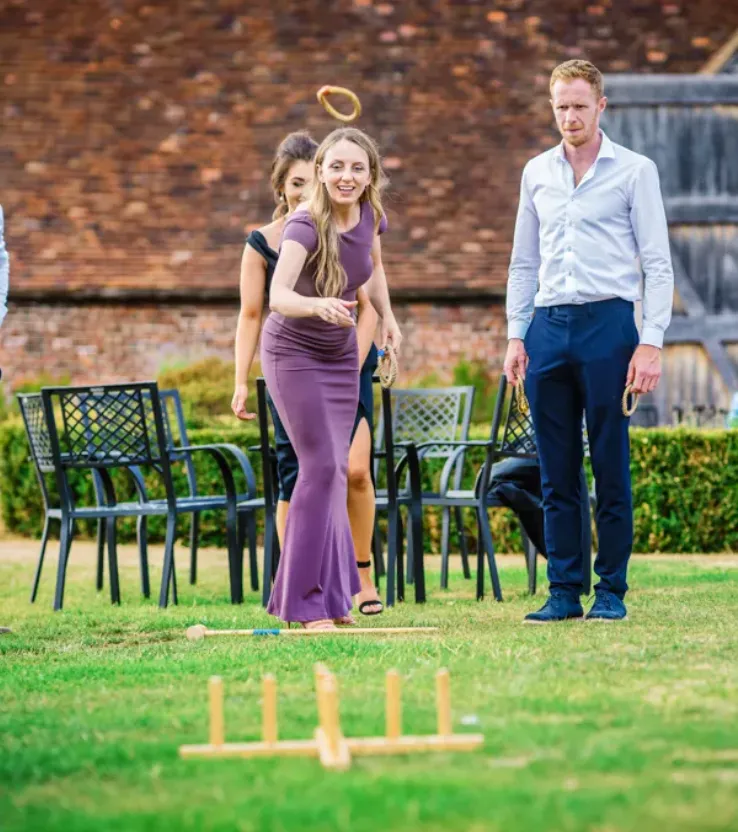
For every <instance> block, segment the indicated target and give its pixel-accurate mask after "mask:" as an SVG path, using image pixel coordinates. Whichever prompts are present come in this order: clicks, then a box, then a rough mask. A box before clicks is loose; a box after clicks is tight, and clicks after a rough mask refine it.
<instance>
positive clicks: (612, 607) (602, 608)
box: [586, 589, 628, 621]
mask: <svg viewBox="0 0 738 832" xmlns="http://www.w3.org/2000/svg"><path fill="white" fill-rule="evenodd" d="M627 618H628V611H627V610H626V609H625V604H624V603H623V601H622V599H621V598H618V596H617V595H615V594H614V593H612V592H608V591H607V590H606V589H596V590H595V602H594V604H592V609H591V610H590V611H589V612H588V613H587V616H586V619H587V621H625V620H626V619H627Z"/></svg>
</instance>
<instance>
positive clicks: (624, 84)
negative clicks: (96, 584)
mask: <svg viewBox="0 0 738 832" xmlns="http://www.w3.org/2000/svg"><path fill="white" fill-rule="evenodd" d="M605 94H606V95H607V98H608V100H609V102H610V104H611V105H613V106H617V105H625V106H629V107H632V106H642V105H644V104H645V105H658V104H678V105H679V106H682V107H686V106H691V105H694V104H738V77H736V76H735V75H712V76H711V75H607V76H605Z"/></svg>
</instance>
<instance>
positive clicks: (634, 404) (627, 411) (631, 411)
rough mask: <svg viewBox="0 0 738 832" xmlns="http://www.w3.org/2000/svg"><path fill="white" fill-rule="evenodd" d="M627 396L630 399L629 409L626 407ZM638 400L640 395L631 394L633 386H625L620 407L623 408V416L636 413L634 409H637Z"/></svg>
mask: <svg viewBox="0 0 738 832" xmlns="http://www.w3.org/2000/svg"><path fill="white" fill-rule="evenodd" d="M628 396H630V397H631V400H630V407H628ZM639 398H640V393H634V392H633V385H632V384H626V385H625V390H624V391H623V399H622V402H621V405H622V407H623V416H632V415H633V414H634V413H635V412H636V408H637V407H638V399H639Z"/></svg>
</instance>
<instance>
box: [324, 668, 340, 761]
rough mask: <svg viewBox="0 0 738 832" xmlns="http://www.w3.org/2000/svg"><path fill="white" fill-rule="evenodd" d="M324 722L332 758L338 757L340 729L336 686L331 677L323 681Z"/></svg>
mask: <svg viewBox="0 0 738 832" xmlns="http://www.w3.org/2000/svg"><path fill="white" fill-rule="evenodd" d="M322 684H323V697H324V699H323V702H324V707H325V710H324V714H323V716H324V722H323V725H322V728H323V730H324V731H325V734H326V737H327V738H328V745H329V746H330V749H331V753H332V754H333V756H334V757H335V756H338V746H339V743H340V741H341V727H340V724H339V719H338V685H336V680H335V678H334V677H333V676H329V677H326V678H324V679H323V683H322Z"/></svg>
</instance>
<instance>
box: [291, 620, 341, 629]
mask: <svg viewBox="0 0 738 832" xmlns="http://www.w3.org/2000/svg"><path fill="white" fill-rule="evenodd" d="M300 626H301V627H302V628H303V629H305V630H335V629H337V628H336V625H335V624H334V623H333V621H332V620H331V619H330V618H321V619H319V620H318V621H300Z"/></svg>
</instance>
